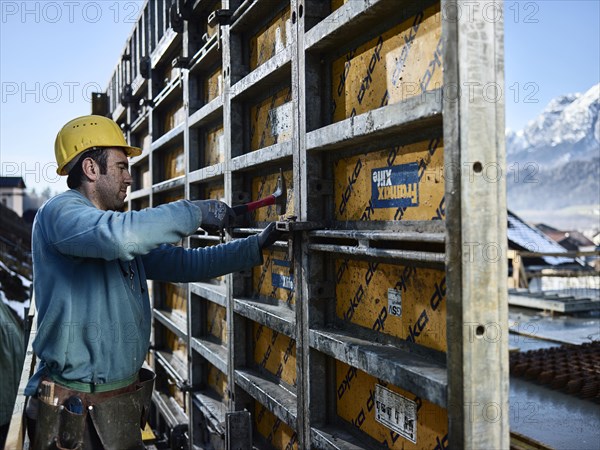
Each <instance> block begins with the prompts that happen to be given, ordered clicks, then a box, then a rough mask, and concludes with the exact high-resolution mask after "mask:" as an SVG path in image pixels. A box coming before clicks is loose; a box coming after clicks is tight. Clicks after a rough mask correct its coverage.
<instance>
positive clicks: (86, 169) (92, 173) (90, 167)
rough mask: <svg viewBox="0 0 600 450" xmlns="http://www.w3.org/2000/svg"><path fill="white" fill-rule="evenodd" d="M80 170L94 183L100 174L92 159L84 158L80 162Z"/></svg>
mask: <svg viewBox="0 0 600 450" xmlns="http://www.w3.org/2000/svg"><path fill="white" fill-rule="evenodd" d="M81 169H82V170H83V173H84V174H85V176H86V177H87V178H88V179H89V180H90V181H96V179H97V178H98V175H99V174H100V168H99V167H98V164H97V163H96V161H94V160H93V159H92V158H85V159H84V160H83V161H82V162H81Z"/></svg>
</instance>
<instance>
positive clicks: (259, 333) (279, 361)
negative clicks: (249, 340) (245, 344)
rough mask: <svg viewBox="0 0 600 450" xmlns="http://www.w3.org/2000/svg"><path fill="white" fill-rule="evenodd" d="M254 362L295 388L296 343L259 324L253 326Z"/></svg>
mask: <svg viewBox="0 0 600 450" xmlns="http://www.w3.org/2000/svg"><path fill="white" fill-rule="evenodd" d="M253 339H254V361H255V362H256V363H257V364H258V365H259V366H260V367H263V368H264V369H266V370H267V371H269V372H270V373H272V374H273V375H275V376H276V377H278V378H280V379H281V380H283V381H284V382H286V383H287V384H289V385H292V386H296V341H295V340H293V339H292V338H289V337H287V336H285V335H283V334H281V333H278V332H277V331H275V330H272V329H270V328H268V327H265V326H264V325H261V324H259V323H256V322H255V323H254V326H253Z"/></svg>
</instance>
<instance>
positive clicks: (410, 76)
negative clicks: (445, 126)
mask: <svg viewBox="0 0 600 450" xmlns="http://www.w3.org/2000/svg"><path fill="white" fill-rule="evenodd" d="M441 22H442V21H441V13H440V4H439V3H438V4H436V5H434V6H432V7H430V8H428V9H426V10H424V11H422V12H420V13H419V14H417V15H416V16H414V17H411V18H409V19H408V20H406V21H404V22H403V23H401V24H400V25H398V26H395V27H394V28H392V29H390V30H389V31H387V32H385V33H384V34H382V35H380V36H378V37H376V38H374V39H372V40H371V41H369V42H367V43H365V44H363V45H361V46H359V47H358V48H356V49H354V50H352V51H351V52H349V53H347V54H346V55H344V56H342V57H340V58H338V59H337V60H335V61H334V62H333V64H332V98H333V105H332V108H333V117H332V120H333V122H339V121H340V120H344V119H347V118H348V117H352V116H355V115H357V114H362V113H365V112H367V111H370V110H373V109H376V108H380V107H382V106H385V105H388V104H392V103H397V102H399V101H401V100H405V99H407V98H409V97H413V96H415V95H418V94H420V93H422V92H425V91H431V90H433V89H436V88H440V87H441V85H442V80H443V78H442V53H441V52H442V38H441V37H442V26H441Z"/></svg>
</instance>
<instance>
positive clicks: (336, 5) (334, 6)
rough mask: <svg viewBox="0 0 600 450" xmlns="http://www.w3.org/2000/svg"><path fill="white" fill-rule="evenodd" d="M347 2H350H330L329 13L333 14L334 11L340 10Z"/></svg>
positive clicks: (345, 0) (347, 0) (344, 0)
mask: <svg viewBox="0 0 600 450" xmlns="http://www.w3.org/2000/svg"><path fill="white" fill-rule="evenodd" d="M349 1H351V0H331V11H332V12H333V11H335V10H336V9H339V8H341V7H342V6H344V5H345V4H346V3H348V2H349Z"/></svg>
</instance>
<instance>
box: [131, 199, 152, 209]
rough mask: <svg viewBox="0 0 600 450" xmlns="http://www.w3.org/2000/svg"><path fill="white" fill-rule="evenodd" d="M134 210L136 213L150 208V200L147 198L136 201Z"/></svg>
mask: <svg viewBox="0 0 600 450" xmlns="http://www.w3.org/2000/svg"><path fill="white" fill-rule="evenodd" d="M134 206H135V209H137V210H138V211H139V210H141V209H144V208H148V207H150V199H149V198H148V197H145V198H141V199H139V200H136V201H135V203H134Z"/></svg>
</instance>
